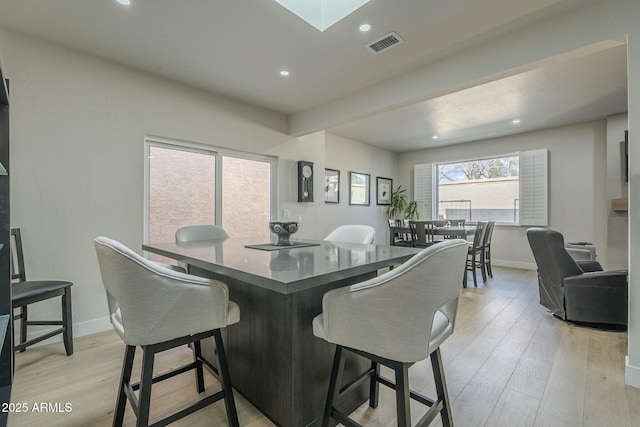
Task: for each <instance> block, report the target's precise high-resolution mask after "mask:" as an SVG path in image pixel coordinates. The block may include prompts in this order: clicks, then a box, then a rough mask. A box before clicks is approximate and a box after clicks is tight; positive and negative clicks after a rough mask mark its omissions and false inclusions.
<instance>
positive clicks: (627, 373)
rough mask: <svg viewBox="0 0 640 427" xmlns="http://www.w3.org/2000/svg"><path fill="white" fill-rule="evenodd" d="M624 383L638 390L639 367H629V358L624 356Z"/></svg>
mask: <svg viewBox="0 0 640 427" xmlns="http://www.w3.org/2000/svg"><path fill="white" fill-rule="evenodd" d="M624 382H625V384H627V385H629V386H631V387H636V388H640V367H639V366H632V365H629V356H625V370H624Z"/></svg>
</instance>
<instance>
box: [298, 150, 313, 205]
mask: <svg viewBox="0 0 640 427" xmlns="http://www.w3.org/2000/svg"><path fill="white" fill-rule="evenodd" d="M298 201H299V202H313V163H311V162H305V161H303V160H301V161H299V162H298Z"/></svg>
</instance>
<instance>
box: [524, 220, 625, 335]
mask: <svg viewBox="0 0 640 427" xmlns="http://www.w3.org/2000/svg"><path fill="white" fill-rule="evenodd" d="M527 238H528V239H529V245H530V246H531V250H532V251H533V256H534V258H535V260H536V264H537V266H538V286H539V289H540V304H542V305H543V306H545V307H546V308H548V309H549V310H550V311H551V312H552V313H553V314H554V315H555V316H557V317H559V318H561V319H563V320H568V321H573V322H584V323H591V324H614V325H626V324H627V318H628V313H627V310H628V309H627V307H628V284H627V274H628V272H627V270H611V271H602V266H601V265H600V263H599V262H597V261H592V260H585V261H576V260H574V259H573V258H572V257H571V255H570V254H569V253H568V252H567V250H566V248H565V245H564V238H563V236H562V234H560V233H559V232H557V231H554V230H549V229H546V228H530V229H528V230H527Z"/></svg>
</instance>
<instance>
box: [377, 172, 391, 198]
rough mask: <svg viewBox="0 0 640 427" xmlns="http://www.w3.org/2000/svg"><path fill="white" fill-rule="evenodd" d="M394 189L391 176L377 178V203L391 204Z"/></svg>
mask: <svg viewBox="0 0 640 427" xmlns="http://www.w3.org/2000/svg"><path fill="white" fill-rule="evenodd" d="M392 189H393V180H392V179H391V178H383V177H380V176H379V177H377V178H376V204H377V205H390V204H391V193H392V191H393V190H392Z"/></svg>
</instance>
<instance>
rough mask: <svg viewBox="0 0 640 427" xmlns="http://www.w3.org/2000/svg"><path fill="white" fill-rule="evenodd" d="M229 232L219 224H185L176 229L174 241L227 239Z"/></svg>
mask: <svg viewBox="0 0 640 427" xmlns="http://www.w3.org/2000/svg"><path fill="white" fill-rule="evenodd" d="M228 238H229V234H228V233H227V232H226V231H225V230H224V228H222V227H220V226H219V225H209V224H204V225H185V226H184V227H180V228H178V229H177V230H176V242H194V241H198V240H221V239H228Z"/></svg>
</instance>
